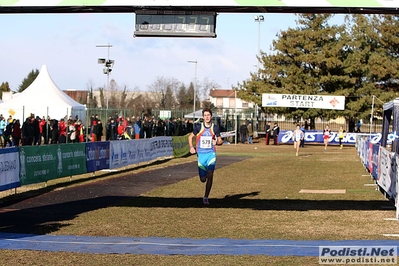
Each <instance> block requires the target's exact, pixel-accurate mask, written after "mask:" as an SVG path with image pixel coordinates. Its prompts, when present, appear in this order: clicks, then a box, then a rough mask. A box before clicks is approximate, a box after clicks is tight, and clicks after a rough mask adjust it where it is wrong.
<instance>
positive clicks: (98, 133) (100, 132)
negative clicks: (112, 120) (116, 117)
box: [96, 119, 104, 141]
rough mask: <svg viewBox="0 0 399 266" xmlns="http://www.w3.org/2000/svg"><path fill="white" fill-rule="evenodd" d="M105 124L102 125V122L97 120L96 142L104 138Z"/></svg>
mask: <svg viewBox="0 0 399 266" xmlns="http://www.w3.org/2000/svg"><path fill="white" fill-rule="evenodd" d="M103 130H104V128H103V123H101V120H100V119H98V120H97V131H96V141H101V138H102V136H103Z"/></svg>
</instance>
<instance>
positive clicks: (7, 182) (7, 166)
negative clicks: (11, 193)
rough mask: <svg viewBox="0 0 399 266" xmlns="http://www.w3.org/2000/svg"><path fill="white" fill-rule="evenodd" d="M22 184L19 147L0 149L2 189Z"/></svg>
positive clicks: (0, 185) (0, 184)
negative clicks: (20, 179)
mask: <svg viewBox="0 0 399 266" xmlns="http://www.w3.org/2000/svg"><path fill="white" fill-rule="evenodd" d="M20 186H21V182H20V181H19V158H18V147H14V148H7V149H0V191H3V190H7V189H11V188H16V187H20Z"/></svg>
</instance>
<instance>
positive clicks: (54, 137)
mask: <svg viewBox="0 0 399 266" xmlns="http://www.w3.org/2000/svg"><path fill="white" fill-rule="evenodd" d="M59 135H60V134H59V129H58V120H57V119H52V120H51V121H50V138H51V144H57V143H58V138H59Z"/></svg>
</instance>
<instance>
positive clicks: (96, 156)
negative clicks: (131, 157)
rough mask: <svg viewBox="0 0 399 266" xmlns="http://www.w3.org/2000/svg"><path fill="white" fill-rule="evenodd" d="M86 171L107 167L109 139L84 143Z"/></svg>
mask: <svg viewBox="0 0 399 266" xmlns="http://www.w3.org/2000/svg"><path fill="white" fill-rule="evenodd" d="M86 165H87V172H94V171H98V170H102V169H109V141H98V142H87V143H86Z"/></svg>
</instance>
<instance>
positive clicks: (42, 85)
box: [0, 65, 86, 124]
mask: <svg viewBox="0 0 399 266" xmlns="http://www.w3.org/2000/svg"><path fill="white" fill-rule="evenodd" d="M0 114H3V116H4V117H6V118H7V117H8V116H9V115H12V117H13V118H15V119H19V120H20V121H21V124H22V123H23V122H24V120H25V119H26V118H27V117H29V116H30V115H31V114H34V115H35V117H36V116H39V117H40V118H42V117H43V116H45V117H47V116H50V118H51V119H57V120H60V119H61V118H65V117H67V118H68V117H69V116H72V117H73V118H75V116H78V118H79V119H81V120H82V121H83V123H84V122H85V120H86V119H85V118H86V107H85V106H84V105H83V104H80V103H78V102H76V101H75V100H74V99H72V98H71V97H69V96H68V95H67V94H66V93H65V92H63V91H62V90H60V89H59V88H58V87H57V85H55V83H54V81H53V80H52V79H51V77H50V75H49V73H48V71H47V67H46V65H43V66H42V68H41V69H40V73H39V75H38V76H37V77H36V79H35V80H34V81H33V82H32V84H31V85H30V86H29V87H28V88H26V89H25V90H24V91H23V92H22V93H20V95H18V97H15V98H12V99H10V100H8V101H5V102H3V103H0Z"/></svg>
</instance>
